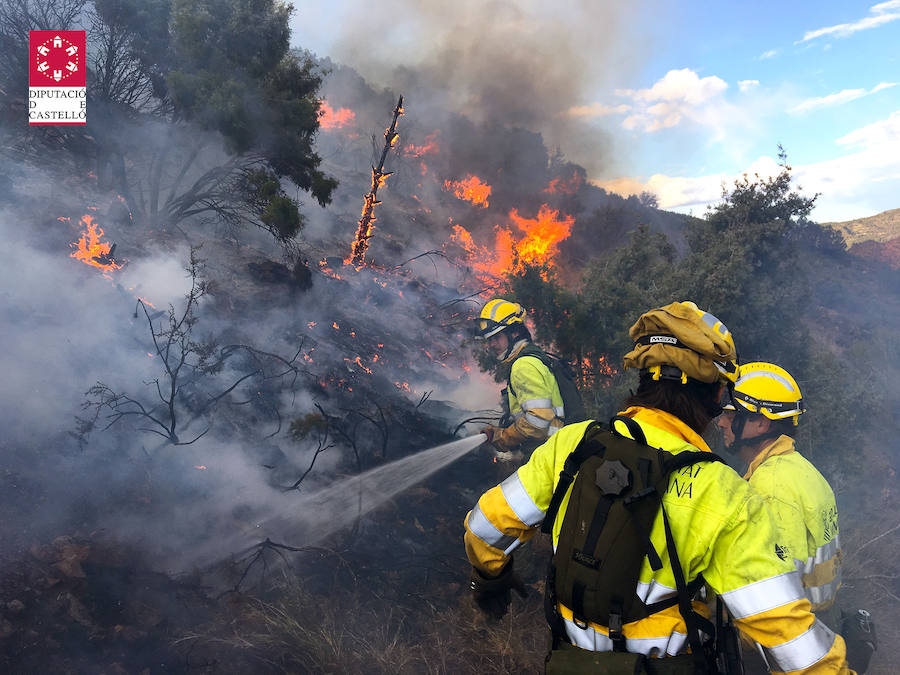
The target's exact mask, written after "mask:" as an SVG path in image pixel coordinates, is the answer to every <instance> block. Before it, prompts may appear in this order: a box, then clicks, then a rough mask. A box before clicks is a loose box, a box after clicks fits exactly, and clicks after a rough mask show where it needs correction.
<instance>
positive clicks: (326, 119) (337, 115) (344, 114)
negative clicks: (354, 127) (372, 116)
mask: <svg viewBox="0 0 900 675" xmlns="http://www.w3.org/2000/svg"><path fill="white" fill-rule="evenodd" d="M354 121H356V113H355V112H353V111H352V110H350V108H338V109H337V110H335V109H334V108H332V107H331V106H330V105H329V104H328V101H326V100H325V99H324V98H323V99H322V100H321V102H320V104H319V126H320V127H322V128H323V129H343V128H344V127H348V126H350V125H351V124H353V123H354Z"/></svg>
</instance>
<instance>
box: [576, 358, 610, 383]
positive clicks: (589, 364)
mask: <svg viewBox="0 0 900 675" xmlns="http://www.w3.org/2000/svg"><path fill="white" fill-rule="evenodd" d="M576 366H577V370H578V371H579V372H578V375H579V377H580V379H581V382H582V383H583V384H584V386H585V387H588V388H591V389H592V388H594V387H596V386H597V384H598V383H599V384H601V385H602V386H604V387H608V386H610V385H611V384H612V378H613V376H615V375H618V374H619V371H618V370H617V369H616V368H615V366H613V365H612V363H610V360H609V355H608V354H598V355H597V356H595V357H590V356H585V357H582V359H581V361H580V362H579V363H577V364H576Z"/></svg>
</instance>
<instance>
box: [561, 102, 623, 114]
mask: <svg viewBox="0 0 900 675" xmlns="http://www.w3.org/2000/svg"><path fill="white" fill-rule="evenodd" d="M629 110H631V106H628V105H625V104H624V103H623V104H622V105H615V106H610V105H605V104H603V103H591V104H590V105H576V106H572V107H571V108H569V109H568V110H567V111H566V112H565V114H566V115H568V116H569V117H603V116H604V115H617V114H618V115H621V114H623V113H627V112H628V111H629Z"/></svg>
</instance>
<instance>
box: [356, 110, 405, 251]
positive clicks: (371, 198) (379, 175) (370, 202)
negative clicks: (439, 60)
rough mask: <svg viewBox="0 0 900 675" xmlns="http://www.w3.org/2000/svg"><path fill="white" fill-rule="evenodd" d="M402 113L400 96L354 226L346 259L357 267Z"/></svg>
mask: <svg viewBox="0 0 900 675" xmlns="http://www.w3.org/2000/svg"><path fill="white" fill-rule="evenodd" d="M402 114H403V97H402V96H401V97H400V98H399V100H398V101H397V106H396V107H395V108H394V117H393V119H392V120H391V126H389V127H388V128H387V129H385V130H384V148H383V149H382V151H381V159H380V160H379V161H378V166H377V167H374V166H373V167H372V187H371V188H370V189H369V192H368V194H366V196H365V198H364V201H363V210H362V216H361V217H360V219H359V223H358V227H357V228H356V239H354V241H353V250H352V251H351V253H350V257H349V258H348V260H347V261H346V262H349V263H352V264H353V265H356V266H357V267H358V266H360V265H362V264H363V263H365V261H366V250H367V249H368V248H369V239H371V238H372V229H373V227H374V225H373V223H374V222H375V205H376V204H380V203H381V202H379V201H378V188H380V187H381V186H382V185H384V182H385V181H386V180H387V177H388V176H390V175H391V172H390V171H387V172H385V170H384V160H385V159H386V158H387V154H388V152H390V150H391V148H392V147H394V144H395V143H396V142H397V140H398V139H399V138H400V135H399V134H398V133H397V120H398V119H399V118H400V115H402Z"/></svg>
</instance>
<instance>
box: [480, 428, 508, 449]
mask: <svg viewBox="0 0 900 675" xmlns="http://www.w3.org/2000/svg"><path fill="white" fill-rule="evenodd" d="M481 433H483V434H484V435H485V436H487V442H488V443H490V444H491V445H494V441H495V440H497V438H499V437H500V434H501V433H503V429H502V428H501V427H485V428H484V429H482V430H481Z"/></svg>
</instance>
